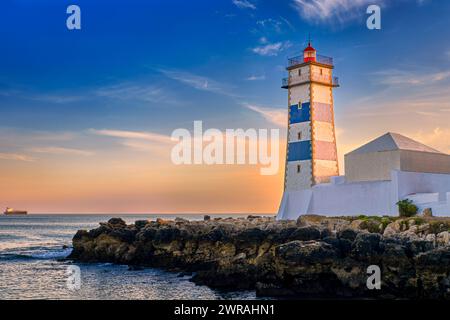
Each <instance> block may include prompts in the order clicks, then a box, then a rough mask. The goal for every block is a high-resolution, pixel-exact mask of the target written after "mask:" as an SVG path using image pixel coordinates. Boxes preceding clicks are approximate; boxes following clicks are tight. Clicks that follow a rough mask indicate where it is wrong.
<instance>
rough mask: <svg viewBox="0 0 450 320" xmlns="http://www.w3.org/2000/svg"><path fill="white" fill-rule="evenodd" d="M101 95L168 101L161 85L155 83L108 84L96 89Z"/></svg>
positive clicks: (116, 97) (97, 93) (114, 97)
mask: <svg viewBox="0 0 450 320" xmlns="http://www.w3.org/2000/svg"><path fill="white" fill-rule="evenodd" d="M95 93H96V95H98V96H100V97H107V98H112V99H120V100H131V99H132V100H143V101H147V102H161V101H167V97H166V95H165V94H164V92H163V90H162V89H161V88H160V87H157V86H153V85H139V84H131V83H122V84H118V85H113V86H107V87H103V88H100V89H98V90H96V91H95Z"/></svg>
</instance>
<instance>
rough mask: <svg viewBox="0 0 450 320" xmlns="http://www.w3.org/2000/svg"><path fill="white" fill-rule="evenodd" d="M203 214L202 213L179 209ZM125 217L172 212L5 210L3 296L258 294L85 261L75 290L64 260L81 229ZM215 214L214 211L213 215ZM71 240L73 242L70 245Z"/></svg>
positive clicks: (0, 235)
mask: <svg viewBox="0 0 450 320" xmlns="http://www.w3.org/2000/svg"><path fill="white" fill-rule="evenodd" d="M177 216H179V217H183V218H186V219H190V220H200V219H202V218H203V216H202V215H177ZM112 217H121V218H123V219H124V220H125V221H126V222H127V223H132V222H134V221H136V220H144V219H150V220H155V219H156V218H158V217H161V218H165V219H174V218H175V216H169V215H104V214H102V215H98V214H97V215H93V214H70V215H68V214H51V215H50V214H48V215H43V214H42V215H41V214H39V215H38V214H36V215H34V214H30V215H27V216H0V299H254V298H256V297H255V293H254V292H253V291H239V292H221V291H216V290H213V289H210V288H208V287H206V286H198V285H196V284H194V283H192V282H191V281H189V278H190V277H188V276H180V275H179V274H177V273H172V272H166V271H163V270H159V269H151V268H148V269H144V270H135V271H131V270H128V267H127V266H123V265H113V264H105V263H102V264H99V263H96V264H81V263H77V264H76V266H78V267H79V268H80V271H81V273H80V278H81V286H80V289H79V290H71V289H73V288H71V287H70V286H68V285H67V284H68V281H67V278H68V273H67V269H68V267H69V266H71V265H73V263H71V262H69V261H61V259H62V258H65V257H67V256H68V255H69V254H70V252H71V250H72V249H71V243H72V237H73V236H74V234H75V233H76V231H77V230H79V229H86V230H89V229H92V228H96V227H97V226H98V224H99V222H105V221H107V220H108V219H110V218H112ZM212 217H214V215H212ZM64 246H66V247H67V248H64Z"/></svg>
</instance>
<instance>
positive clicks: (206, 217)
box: [203, 215, 211, 221]
mask: <svg viewBox="0 0 450 320" xmlns="http://www.w3.org/2000/svg"><path fill="white" fill-rule="evenodd" d="M209 220H211V216H208V215H204V216H203V221H209Z"/></svg>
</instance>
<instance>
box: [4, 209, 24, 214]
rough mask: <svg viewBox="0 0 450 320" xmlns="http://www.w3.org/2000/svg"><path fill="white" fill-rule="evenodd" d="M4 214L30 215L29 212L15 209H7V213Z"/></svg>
mask: <svg viewBox="0 0 450 320" xmlns="http://www.w3.org/2000/svg"><path fill="white" fill-rule="evenodd" d="M3 214H5V215H26V214H28V211H24V210H15V209H13V208H8V207H7V208H6V209H5V212H3Z"/></svg>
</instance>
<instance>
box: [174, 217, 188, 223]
mask: <svg viewBox="0 0 450 320" xmlns="http://www.w3.org/2000/svg"><path fill="white" fill-rule="evenodd" d="M188 222H189V220H188V219H184V218H180V217H176V218H175V223H188Z"/></svg>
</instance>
